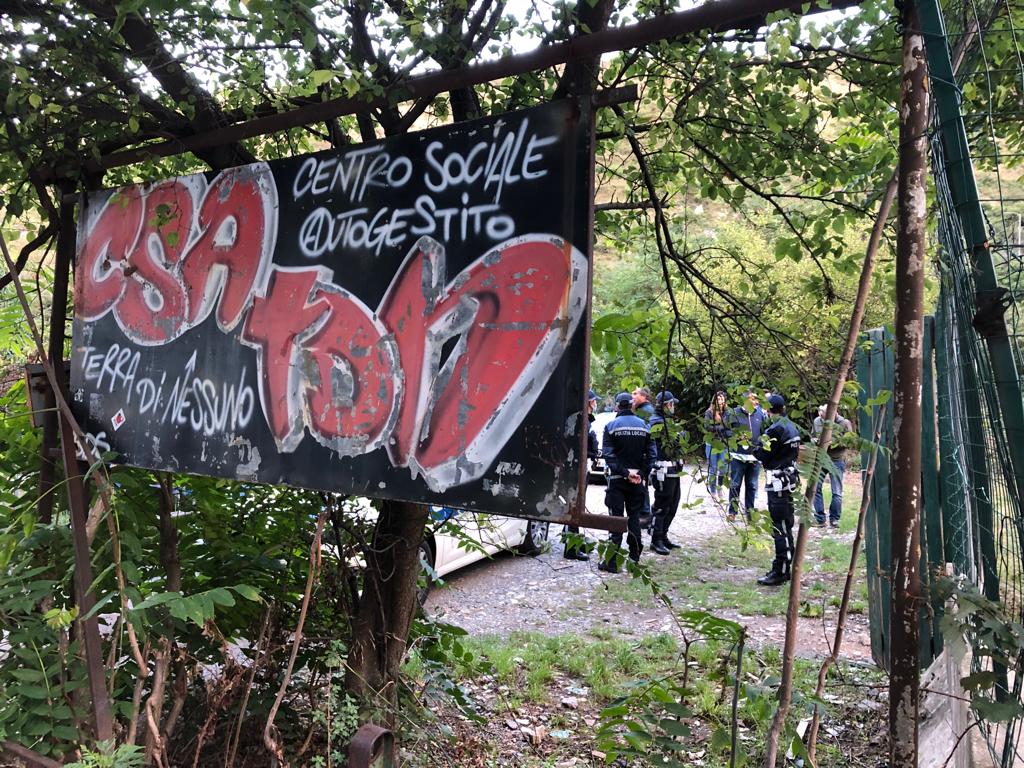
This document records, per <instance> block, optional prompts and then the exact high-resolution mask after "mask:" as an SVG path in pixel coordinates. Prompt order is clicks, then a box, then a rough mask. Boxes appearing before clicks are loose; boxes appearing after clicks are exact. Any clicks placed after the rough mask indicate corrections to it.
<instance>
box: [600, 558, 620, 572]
mask: <svg viewBox="0 0 1024 768" xmlns="http://www.w3.org/2000/svg"><path fill="white" fill-rule="evenodd" d="M597 570H599V571H604V572H605V573H618V572H619V566H618V565H616V564H615V563H614V562H611V563H610V562H608V561H607V560H602V561H601V562H600V563H598V564H597Z"/></svg>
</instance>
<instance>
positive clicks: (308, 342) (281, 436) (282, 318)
mask: <svg viewBox="0 0 1024 768" xmlns="http://www.w3.org/2000/svg"><path fill="white" fill-rule="evenodd" d="M242 339H243V341H245V342H246V343H249V344H250V345H252V346H254V347H256V349H258V350H259V354H260V366H259V369H260V394H261V397H262V401H263V408H264V412H265V413H266V416H267V422H268V423H269V424H270V429H271V431H272V432H273V433H274V439H275V440H276V441H277V445H278V448H279V449H280V450H282V451H293V450H295V447H296V446H297V445H298V444H299V442H300V441H301V440H302V437H303V431H304V428H305V427H308V428H309V430H310V432H311V433H312V434H313V435H314V436H315V437H316V438H317V440H319V441H320V442H321V443H323V444H324V445H326V446H328V447H329V448H331V449H333V450H334V451H335V452H337V453H338V454H339V455H341V456H356V455H359V454H362V453H366V452H368V451H371V450H373V449H374V448H377V447H378V446H379V445H380V444H381V442H382V441H383V440H384V439H385V438H386V437H387V434H388V432H390V427H391V425H393V423H394V419H393V418H392V417H391V414H392V412H393V411H394V410H395V406H396V401H397V398H398V396H399V393H400V387H399V386H398V382H396V377H397V376H398V370H397V362H396V360H395V346H394V340H393V339H392V338H391V337H390V336H389V335H387V333H386V331H385V329H384V328H383V327H382V326H381V325H380V324H379V323H377V322H376V321H375V320H374V318H373V315H372V313H371V312H370V311H369V309H367V308H366V305H364V304H363V303H362V302H361V301H359V300H358V299H357V298H355V297H354V296H352V295H351V294H349V293H348V292H346V291H343V290H341V289H340V288H338V287H336V286H334V285H331V283H330V272H328V271H326V270H320V269H303V270H281V269H275V270H274V272H273V273H272V274H271V276H270V284H269V286H268V288H267V293H266V296H265V297H260V298H257V299H256V300H255V301H254V302H253V308H252V312H250V314H249V319H248V320H247V321H246V324H245V327H244V329H243V331H242Z"/></svg>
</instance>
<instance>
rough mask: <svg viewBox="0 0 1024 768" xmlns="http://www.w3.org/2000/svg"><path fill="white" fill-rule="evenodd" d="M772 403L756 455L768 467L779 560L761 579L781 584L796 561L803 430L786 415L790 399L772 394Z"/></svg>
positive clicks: (769, 501)
mask: <svg viewBox="0 0 1024 768" xmlns="http://www.w3.org/2000/svg"><path fill="white" fill-rule="evenodd" d="M768 406H769V412H770V413H771V422H770V423H769V425H768V428H767V429H766V430H765V432H764V436H763V438H762V440H761V444H760V446H759V447H758V448H757V450H756V451H755V456H756V457H757V459H758V461H760V462H761V463H762V464H763V465H764V469H765V487H766V489H767V491H768V514H769V515H770V516H771V519H772V536H773V538H774V539H775V560H774V561H773V562H772V569H771V570H770V571H768V573H766V574H765V575H764V576H762V577H761V578H760V579H758V580H757V583H758V584H763V585H765V586H768V587H777V586H779V585H780V584H785V583H786V582H787V581H789V578H790V567H791V565H792V562H793V522H794V510H793V492H794V491H795V490H797V488H799V486H800V475H799V473H798V472H797V468H796V460H797V457H798V456H799V454H800V432H799V431H797V428H796V426H795V425H794V424H793V422H792V421H790V420H789V417H787V416H786V401H785V399H784V398H783V397H782V395H777V394H773V395H771V396H769V398H768Z"/></svg>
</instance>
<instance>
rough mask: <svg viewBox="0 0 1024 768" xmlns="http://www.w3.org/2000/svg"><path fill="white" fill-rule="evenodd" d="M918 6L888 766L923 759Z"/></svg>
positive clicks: (912, 31)
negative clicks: (920, 749)
mask: <svg viewBox="0 0 1024 768" xmlns="http://www.w3.org/2000/svg"><path fill="white" fill-rule="evenodd" d="M920 26H921V25H920V23H919V21H918V13H917V7H916V5H915V4H914V3H913V2H908V3H907V4H906V5H905V6H904V10H903V29H904V30H905V32H904V36H903V78H902V83H901V88H900V90H901V94H900V95H901V99H900V188H899V230H898V232H897V239H896V321H895V330H894V335H895V340H896V349H895V358H896V375H895V381H894V386H893V389H894V390H895V391H894V393H893V395H894V397H893V400H894V411H893V423H894V425H895V433H896V434H895V445H894V446H893V471H892V518H891V521H892V577H893V581H892V590H893V593H892V616H891V621H890V634H891V639H890V656H889V662H890V674H889V765H890V766H891V768H916V766H917V712H918V703H919V697H920V691H919V687H920V676H919V672H918V664H919V659H918V631H919V630H918V606H919V605H920V602H919V601H920V598H921V575H920V573H919V572H918V567H919V564H920V554H921V542H920V507H921V381H922V370H921V366H922V363H923V359H924V355H923V345H922V338H923V304H924V267H925V251H924V247H925V215H926V208H925V187H926V181H927V177H926V174H927V170H928V162H927V160H928V157H927V151H928V143H927V128H928V82H927V70H926V65H925V57H924V37H923V36H922V34H921V32H920V31H919V30H920Z"/></svg>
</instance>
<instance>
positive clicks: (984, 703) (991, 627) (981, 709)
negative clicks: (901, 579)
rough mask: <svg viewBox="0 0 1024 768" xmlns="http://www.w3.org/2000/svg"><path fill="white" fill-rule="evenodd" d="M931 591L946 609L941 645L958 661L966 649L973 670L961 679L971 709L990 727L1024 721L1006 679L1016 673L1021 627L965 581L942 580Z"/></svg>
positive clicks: (1023, 643)
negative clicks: (970, 655) (969, 653)
mask: <svg viewBox="0 0 1024 768" xmlns="http://www.w3.org/2000/svg"><path fill="white" fill-rule="evenodd" d="M935 588H936V590H937V591H938V595H939V598H940V599H941V600H942V602H944V603H946V604H947V605H949V606H950V607H949V608H948V609H947V610H946V612H945V613H944V614H943V616H942V618H941V619H940V626H941V628H942V638H943V642H944V643H945V645H946V647H947V648H948V649H949V651H950V653H952V654H953V657H954V658H956V659H958V660H962V659H963V658H964V656H965V655H966V653H967V648H968V647H970V649H971V654H972V658H971V669H972V671H971V673H970V674H969V675H967V676H966V677H963V678H961V679H960V685H962V686H963V688H964V690H965V691H967V693H968V695H969V696H970V699H971V709H972V710H974V712H975V713H976V714H977V716H978V718H979V719H982V720H985V721H987V722H990V723H1006V722H1009V721H1011V720H1014V719H1015V718H1018V717H1021V716H1024V707H1022V705H1021V702H1020V700H1019V699H1018V698H1017V697H1015V696H1012V695H1009V694H1008V692H1009V688H1008V686H1009V683H1008V679H1011V678H1012V676H1015V675H1019V674H1020V673H1021V670H1020V659H1022V658H1024V625H1022V624H1021V623H1020V622H1019V621H1018V620H1017V619H1015V618H1013V617H1011V616H1009V615H1008V614H1007V612H1006V610H1005V608H1004V607H1003V606H1002V605H1001V604H999V603H995V602H993V601H991V600H989V599H988V598H986V597H985V596H984V595H983V594H982V593H981V591H980V590H979V589H978V587H977V585H975V584H973V583H972V582H970V581H968V580H966V579H964V578H958V579H951V578H945V577H944V578H941V579H939V580H938V581H937V582H936V585H935ZM950 600H952V603H951V604H950V603H949V602H948V601H950ZM1008 676H1010V678H1008Z"/></svg>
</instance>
